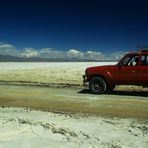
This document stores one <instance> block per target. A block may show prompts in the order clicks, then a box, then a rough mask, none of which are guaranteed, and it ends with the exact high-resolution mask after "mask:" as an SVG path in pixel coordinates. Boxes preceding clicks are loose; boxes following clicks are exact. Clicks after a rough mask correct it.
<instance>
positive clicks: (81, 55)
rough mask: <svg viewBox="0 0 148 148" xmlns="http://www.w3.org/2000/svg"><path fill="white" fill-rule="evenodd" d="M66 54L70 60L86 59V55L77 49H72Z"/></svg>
mask: <svg viewBox="0 0 148 148" xmlns="http://www.w3.org/2000/svg"><path fill="white" fill-rule="evenodd" d="M66 54H67V56H68V58H78V59H82V58H84V53H83V52H81V51H78V50H76V49H70V50H69V51H67V52H66Z"/></svg>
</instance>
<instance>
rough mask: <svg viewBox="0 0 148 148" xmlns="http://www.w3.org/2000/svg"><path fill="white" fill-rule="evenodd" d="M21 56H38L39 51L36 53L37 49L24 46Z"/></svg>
mask: <svg viewBox="0 0 148 148" xmlns="http://www.w3.org/2000/svg"><path fill="white" fill-rule="evenodd" d="M21 56H22V57H27V58H30V57H38V56H39V53H38V51H36V50H34V49H33V48H25V49H24V50H23V51H22V54H21Z"/></svg>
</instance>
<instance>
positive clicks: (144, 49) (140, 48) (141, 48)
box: [137, 45, 148, 52]
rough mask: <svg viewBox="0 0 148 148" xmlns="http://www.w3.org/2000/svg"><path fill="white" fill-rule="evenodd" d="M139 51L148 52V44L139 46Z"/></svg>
mask: <svg viewBox="0 0 148 148" xmlns="http://www.w3.org/2000/svg"><path fill="white" fill-rule="evenodd" d="M137 47H138V51H139V52H148V45H143V46H137Z"/></svg>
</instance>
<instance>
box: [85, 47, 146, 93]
mask: <svg viewBox="0 0 148 148" xmlns="http://www.w3.org/2000/svg"><path fill="white" fill-rule="evenodd" d="M83 79H84V80H83V82H84V83H85V82H89V89H90V91H91V93H94V94H102V93H105V92H107V91H112V90H113V89H114V88H115V86H116V85H138V86H140V85H141V86H144V87H148V50H147V51H145V50H143V51H142V50H141V51H140V52H137V53H128V54H126V55H125V56H124V57H123V58H122V59H121V60H120V61H119V62H118V64H117V65H106V66H96V67H89V68H87V69H86V71H85V75H84V76H83Z"/></svg>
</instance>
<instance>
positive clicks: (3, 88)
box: [0, 85, 148, 119]
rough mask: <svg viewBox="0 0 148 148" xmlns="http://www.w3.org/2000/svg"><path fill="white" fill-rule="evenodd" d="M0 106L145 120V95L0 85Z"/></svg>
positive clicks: (147, 109)
mask: <svg viewBox="0 0 148 148" xmlns="http://www.w3.org/2000/svg"><path fill="white" fill-rule="evenodd" d="M0 106H15V107H16V106H19V107H29V108H33V109H39V110H46V111H57V112H74V113H86V114H95V115H101V116H117V117H134V118H139V119H148V92H124V91H115V92H113V93H112V94H105V95H92V94H89V92H88V90H82V89H76V88H49V87H33V86H13V85H0Z"/></svg>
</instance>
